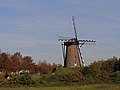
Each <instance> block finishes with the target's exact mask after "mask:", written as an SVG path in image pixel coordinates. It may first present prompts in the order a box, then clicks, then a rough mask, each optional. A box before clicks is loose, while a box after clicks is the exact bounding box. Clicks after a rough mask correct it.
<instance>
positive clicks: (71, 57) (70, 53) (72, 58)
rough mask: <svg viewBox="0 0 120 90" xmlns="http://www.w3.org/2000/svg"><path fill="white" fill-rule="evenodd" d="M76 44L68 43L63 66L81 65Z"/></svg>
mask: <svg viewBox="0 0 120 90" xmlns="http://www.w3.org/2000/svg"><path fill="white" fill-rule="evenodd" d="M78 50H79V46H78V45H70V46H68V47H67V48H66V59H65V67H81V62H80V56H79V55H80V54H79V51H78Z"/></svg>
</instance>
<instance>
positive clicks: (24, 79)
mask: <svg viewBox="0 0 120 90" xmlns="http://www.w3.org/2000/svg"><path fill="white" fill-rule="evenodd" d="M32 82H33V80H32V77H31V74H29V73H24V74H22V75H20V77H19V83H20V84H22V85H30V84H32Z"/></svg>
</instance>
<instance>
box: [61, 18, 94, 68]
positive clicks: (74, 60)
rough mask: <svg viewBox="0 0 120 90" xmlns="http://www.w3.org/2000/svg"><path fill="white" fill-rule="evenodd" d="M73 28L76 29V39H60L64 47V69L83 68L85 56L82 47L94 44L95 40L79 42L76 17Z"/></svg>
mask: <svg viewBox="0 0 120 90" xmlns="http://www.w3.org/2000/svg"><path fill="white" fill-rule="evenodd" d="M72 21H73V27H74V34H75V36H74V38H63V37H59V41H61V45H62V53H63V59H64V67H82V66H84V65H85V64H84V60H83V55H82V53H81V50H80V47H82V45H84V44H94V43H95V40H85V39H81V40H78V38H77V32H76V27H75V17H73V16H72Z"/></svg>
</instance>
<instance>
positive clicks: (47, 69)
mask: <svg viewBox="0 0 120 90" xmlns="http://www.w3.org/2000/svg"><path fill="white" fill-rule="evenodd" d="M38 70H39V72H40V73H41V74H48V73H51V72H52V66H51V65H50V64H48V63H46V61H44V62H39V64H38Z"/></svg>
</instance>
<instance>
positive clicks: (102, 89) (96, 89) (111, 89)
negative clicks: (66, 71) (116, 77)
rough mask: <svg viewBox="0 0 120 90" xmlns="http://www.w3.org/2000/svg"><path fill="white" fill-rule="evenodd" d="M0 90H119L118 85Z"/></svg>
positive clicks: (3, 88) (0, 88)
mask: <svg viewBox="0 0 120 90" xmlns="http://www.w3.org/2000/svg"><path fill="white" fill-rule="evenodd" d="M0 90H120V85H85V86H76V87H74V86H72V87H69V86H68V87H17V88H8V87H0Z"/></svg>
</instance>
